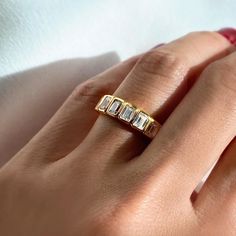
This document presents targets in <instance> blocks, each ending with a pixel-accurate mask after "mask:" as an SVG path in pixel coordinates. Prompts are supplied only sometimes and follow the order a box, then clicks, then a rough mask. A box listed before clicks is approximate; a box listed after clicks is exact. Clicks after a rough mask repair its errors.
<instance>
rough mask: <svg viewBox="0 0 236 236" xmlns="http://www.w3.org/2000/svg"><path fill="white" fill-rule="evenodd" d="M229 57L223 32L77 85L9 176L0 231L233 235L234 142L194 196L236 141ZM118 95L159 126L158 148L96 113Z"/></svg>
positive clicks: (233, 57) (233, 59)
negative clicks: (103, 100)
mask: <svg viewBox="0 0 236 236" xmlns="http://www.w3.org/2000/svg"><path fill="white" fill-rule="evenodd" d="M231 51H232V50H231V45H230V43H229V42H228V41H227V40H225V39H224V38H223V37H222V36H220V35H219V34H218V33H214V32H199V33H191V34H189V35H187V36H185V37H183V38H181V39H178V40H176V41H174V42H172V43H169V44H166V45H164V46H162V47H159V48H157V49H154V50H152V51H150V52H148V53H147V54H145V55H144V56H142V57H141V58H139V57H137V58H133V59H131V60H128V61H126V62H124V63H122V64H121V65H119V66H117V67H115V68H113V69H111V70H109V71H107V72H105V73H103V74H101V75H99V76H96V77H95V78H93V79H91V80H89V81H87V82H85V83H84V84H82V85H80V86H79V87H78V88H76V89H75V91H74V92H73V93H72V94H71V96H70V97H69V98H68V99H67V101H66V102H65V103H64V105H63V106H62V107H61V108H60V109H59V111H58V112H57V113H56V114H55V115H54V117H53V118H52V119H51V120H50V121H49V123H48V124H47V125H46V126H45V127H44V128H43V129H42V130H41V131H40V132H39V133H38V134H37V135H36V136H35V137H34V138H33V139H32V140H31V141H30V142H29V143H28V144H27V145H26V146H25V147H24V148H23V149H22V150H21V151H20V152H19V153H18V154H17V155H16V156H15V157H14V158H13V159H12V160H11V161H10V162H8V163H7V164H6V165H5V166H4V167H3V168H2V169H1V171H0V209H1V211H0V233H1V235H6V236H8V235H9V236H12V235H18V236H21V235H22V236H23V235H24V236H25V235H30V236H31V235H33V236H42V235H43V236H65V235H66V236H67V235H68V236H74V235H103V236H104V235H122V236H126V235H222V234H224V235H234V234H235V233H236V218H235V215H236V210H235V209H236V208H235V206H236V194H235V189H236V188H235V187H236V181H235V178H236V174H235V173H236V161H235V158H234V157H235V153H236V145H235V144H234V143H233V142H232V144H230V146H229V148H228V149H227V151H225V152H224V154H223V156H222V159H221V160H220V162H218V164H217V166H216V167H215V168H214V170H213V172H212V174H211V176H210V178H209V179H208V180H207V182H206V184H205V185H204V187H203V189H202V190H201V191H200V193H199V194H198V195H197V196H195V197H194V198H191V196H192V193H193V191H194V189H195V187H196V186H197V184H198V183H199V182H200V180H201V179H202V177H203V175H204V174H205V173H206V172H207V170H208V169H209V168H210V167H211V166H212V165H213V163H214V162H215V161H216V160H217V159H218V158H219V156H220V155H221V154H222V152H223V151H224V150H225V148H226V147H227V146H228V144H229V143H230V142H231V141H232V140H233V138H234V136H235V133H236V127H235V122H236V76H235V75H236V69H235V66H234V65H235V63H236V53H231ZM228 54H230V55H228ZM223 57H224V58H223ZM222 58H223V59H222ZM216 59H217V61H216V62H213V61H215V60H216ZM137 60H138V62H137V63H136V61H137ZM212 62H213V63H212ZM209 64H211V65H209ZM208 65H209V66H208ZM205 67H206V69H205V70H204V72H203V73H201V72H202V70H203V69H204V68H205ZM131 69H132V70H131ZM130 70H131V71H130ZM127 74H128V75H127ZM200 74H201V75H200ZM199 75H200V76H199ZM198 77H199V78H198ZM196 78H198V80H197V81H196V83H194V81H195V79H196ZM190 88H191V90H190V91H189V89H190ZM113 92H114V94H115V95H117V96H119V97H121V98H123V99H125V100H128V101H130V102H131V103H133V104H136V105H138V106H142V107H143V108H145V110H146V111H149V113H151V114H152V116H154V117H155V118H156V119H157V120H158V121H160V122H162V123H163V127H162V128H161V130H160V132H159V133H158V134H157V136H156V137H155V138H154V139H153V140H152V142H151V143H148V142H146V140H145V139H144V138H143V137H141V136H140V135H139V134H137V133H136V132H133V131H131V130H128V129H126V126H125V125H124V124H120V123H119V122H117V121H116V120H113V119H111V118H109V117H105V116H99V117H97V116H98V115H97V114H96V113H95V111H94V107H95V105H96V103H97V102H98V100H99V99H100V97H101V96H102V95H103V94H112V93H113ZM187 92H188V93H187ZM186 93H187V95H186V96H185V97H184V99H183V100H182V98H183V96H184V95H185V94H186ZM174 108H175V110H174V111H173V109H174ZM170 114H171V116H170ZM167 118H168V119H167Z"/></svg>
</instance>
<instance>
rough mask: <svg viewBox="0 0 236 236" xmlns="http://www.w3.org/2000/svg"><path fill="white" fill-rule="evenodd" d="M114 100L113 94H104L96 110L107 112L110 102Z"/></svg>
mask: <svg viewBox="0 0 236 236" xmlns="http://www.w3.org/2000/svg"><path fill="white" fill-rule="evenodd" d="M111 100H112V96H110V95H106V96H104V97H103V98H102V99H101V101H100V103H99V104H98V106H97V107H96V110H98V111H102V112H105V110H106V109H107V108H108V106H109V104H110V102H111Z"/></svg>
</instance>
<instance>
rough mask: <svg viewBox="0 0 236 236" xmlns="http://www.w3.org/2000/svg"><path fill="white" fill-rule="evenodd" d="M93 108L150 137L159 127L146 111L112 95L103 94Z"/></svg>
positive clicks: (152, 136)
mask: <svg viewBox="0 0 236 236" xmlns="http://www.w3.org/2000/svg"><path fill="white" fill-rule="evenodd" d="M95 110H96V111H98V112H100V113H102V114H105V115H109V116H111V117H115V118H117V119H119V120H120V121H122V122H124V123H126V124H128V125H130V126H131V127H132V128H134V129H136V130H139V131H140V132H142V133H143V134H144V135H146V136H147V137H149V138H151V139H153V138H154V137H155V136H156V134H157V133H158V131H159V129H160V128H161V125H160V123H158V122H157V121H156V120H155V119H154V118H152V117H151V116H150V115H148V114H147V113H146V112H144V111H143V110H141V109H138V108H137V107H136V106H134V105H132V104H131V103H129V102H126V101H124V100H123V99H121V98H118V97H115V96H112V95H104V96H103V97H102V98H101V99H100V101H99V102H98V104H97V105H96V107H95Z"/></svg>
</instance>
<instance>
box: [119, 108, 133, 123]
mask: <svg viewBox="0 0 236 236" xmlns="http://www.w3.org/2000/svg"><path fill="white" fill-rule="evenodd" d="M134 114H135V108H134V107H133V106H131V105H129V104H126V105H125V106H124V108H123V109H122V111H121V113H120V114H119V118H120V119H121V120H124V121H126V122H130V121H131V120H132V119H133V117H134Z"/></svg>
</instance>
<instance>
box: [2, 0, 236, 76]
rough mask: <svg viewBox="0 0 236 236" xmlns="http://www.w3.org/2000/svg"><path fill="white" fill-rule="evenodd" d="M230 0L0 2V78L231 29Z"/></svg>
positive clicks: (233, 7) (234, 18) (235, 7)
mask: <svg viewBox="0 0 236 236" xmlns="http://www.w3.org/2000/svg"><path fill="white" fill-rule="evenodd" d="M235 12H236V1H235V0H223V1H219V0H198V1H193V0H0V76H3V75H5V74H10V73H13V72H16V71H20V70H24V69H26V68H30V67H34V66H37V65H39V64H44V63H48V62H51V61H55V60H59V59H64V58H71V57H87V56H92V55H96V54H101V53H104V52H108V51H115V52H117V54H118V55H119V56H120V58H121V59H124V58H127V57H129V56H131V55H133V54H136V53H138V52H140V51H144V50H146V49H149V48H151V47H153V46H155V45H156V44H157V43H160V42H167V41H169V40H171V39H173V38H175V37H177V36H179V35H182V34H184V33H187V32H189V31H194V30H203V29H210V30H215V29H218V28H221V27H227V26H232V27H233V26H235V25H236V14H235Z"/></svg>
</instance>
